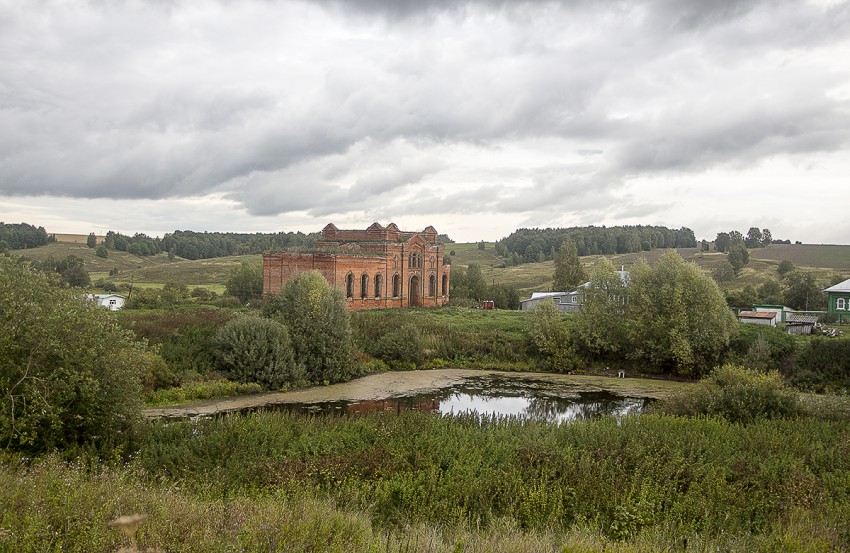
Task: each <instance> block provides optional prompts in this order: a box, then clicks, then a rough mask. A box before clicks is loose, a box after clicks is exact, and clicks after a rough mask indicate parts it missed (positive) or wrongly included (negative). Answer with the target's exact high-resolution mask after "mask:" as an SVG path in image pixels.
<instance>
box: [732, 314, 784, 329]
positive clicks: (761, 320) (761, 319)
mask: <svg viewBox="0 0 850 553" xmlns="http://www.w3.org/2000/svg"><path fill="white" fill-rule="evenodd" d="M779 316H780V314H779V312H777V311H767V312H763V313H760V312H758V311H741V312H740V313H738V320H739V321H741V322H742V323H744V324H752V325H770V326H776V323H777V319H779Z"/></svg>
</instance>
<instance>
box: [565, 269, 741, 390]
mask: <svg viewBox="0 0 850 553" xmlns="http://www.w3.org/2000/svg"><path fill="white" fill-rule="evenodd" d="M735 324H736V322H735V316H734V315H733V314H732V312H731V311H730V310H729V308H728V307H727V305H726V301H725V298H724V296H723V294H722V293H721V292H720V289H719V288H718V287H717V284H716V283H715V282H714V281H713V280H711V278H709V277H708V276H706V275H705V274H703V273H702V272H701V271H700V269H699V268H698V267H696V265H694V264H692V263H687V262H685V261H684V260H683V259H682V258H681V257H680V256H679V255H678V254H676V253H675V252H671V253H666V254H664V255H663V256H662V257H661V258H660V259H658V261H656V262H655V264H653V265H652V266H651V267H650V266H649V265H647V264H646V263H643V262H640V263H638V264H637V265H635V266H634V267H633V268H632V271H631V274H630V278H628V281H627V282H626V281H625V277H624V276H623V277H621V276H620V275H618V273H617V272H615V271H614V269H613V266H611V264H610V263H609V262H607V261H605V260H603V261H602V263H601V264H600V265H599V266H598V267H597V268H595V269H594V271H593V273H592V276H591V280H590V285H589V287H588V288H586V289H585V291H584V300H583V304H582V311H581V312H580V313H579V314H578V315H577V317H576V331H577V336H578V342H579V344H581V345H582V346H583V348H584V351H586V352H587V353H588V354H590V356H594V357H601V358H603V359H605V358H609V359H610V358H620V359H622V358H623V357H626V358H629V359H631V360H633V361H636V362H637V363H638V364H639V365H640V366H641V367H644V368H646V369H652V370H657V371H665V372H672V373H675V374H679V375H688V376H700V375H701V374H704V373H705V372H706V371H708V370H710V369H711V368H712V367H713V366H715V365H716V364H717V363H718V362H720V360H721V359H722V356H723V354H724V353H725V352H726V349H727V347H728V344H729V337H730V335H731V333H732V330H733V328H734V326H735Z"/></svg>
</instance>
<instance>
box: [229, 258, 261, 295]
mask: <svg viewBox="0 0 850 553" xmlns="http://www.w3.org/2000/svg"><path fill="white" fill-rule="evenodd" d="M224 287H225V290H226V293H227V295H229V296H235V297H237V298H239V301H241V302H242V303H248V302H249V301H251V300H253V299H256V298H259V297H260V296H262V295H263V271H262V270H261V269H260V268H259V267H257V266H256V265H252V264H251V263H248V262H247V261H243V262H242V265H240V266H239V267H237V268H236V269H233V270H232V271H231V272H230V278H228V279H227V282H226V283H225V284H224Z"/></svg>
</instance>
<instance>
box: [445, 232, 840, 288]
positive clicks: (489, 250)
mask: <svg viewBox="0 0 850 553" xmlns="http://www.w3.org/2000/svg"><path fill="white" fill-rule="evenodd" d="M446 250H447V251H448V250H454V251H455V255H454V256H452V263H453V264H457V265H458V266H467V265H469V264H470V263H478V264H479V265H480V266H481V272H482V274H483V275H484V278H485V280H486V281H487V282H488V283H490V282H494V281H495V282H497V283H501V284H507V285H509V286H514V287H516V288H517V289H518V290H519V292H520V296H521V297H528V296H529V295H530V294H531V292H534V291H541V290H549V289H550V287H551V285H552V274H553V273H554V271H555V266H554V262H553V261H544V262H542V263H523V264H521V265H516V266H513V267H504V266H503V263H504V262H503V260H502V259H501V258H500V257H498V256H497V255H496V252H495V247H494V244H493V243H488V244H486V245H485V249H484V250H480V249H478V244H477V243H472V244H448V245H447V246H446ZM665 251H667V250H653V251H648V252H640V253H627V254H619V255H609V256H606V257H607V258H608V259H609V260H610V261H611V262H612V263H613V264H614V265H615V266H620V265H624V266H625V267H626V268H627V269H628V267H629V266H630V265H633V264H634V263H636V262H637V261H638V260H639V259H644V260H646V261H648V262H650V263H651V262H652V261H653V260H655V259H657V258H658V257H660V256H661V255H662V254H663V253H664V252H665ZM676 251H677V252H678V253H679V255H681V256H682V257H683V258H684V259H686V260H687V261H691V262H693V263H695V264H696V265H697V266H699V267H700V268H701V269H702V270H704V271H705V272H707V273H710V272H711V271H712V270H713V269H714V268H715V267H716V266H717V265H718V264H719V263H720V262H721V261H722V260H723V259H724V258H725V254H722V253H714V252H712V253H704V252H700V251H699V250H698V249H697V248H678V249H677V250H676ZM601 257H602V256H599V255H590V256H584V257H582V258H580V259H581V262H582V265H584V267H585V269H586V270H590V268H592V267H593V265H594V264H595V263H596V262H597V261H598V260H599V259H600V258H601ZM784 259H787V260H789V261H791V262H792V263H794V265H795V266H796V267H798V268H800V269H803V270H806V271H810V272H813V273H814V274H815V275H816V277H817V278H818V280H819V281H821V282H823V283H824V284H825V283H827V282H829V280H830V279H831V278H832V277H833V276H834V275H836V274H840V275H844V276H845V277H850V245H848V246H839V245H820V244H797V245H793V244H772V245H770V246H768V247H767V248H760V249H753V250H750V262H749V264H748V265H747V266H745V267H744V268H743V269H742V270H741V274H740V275H739V276H738V277H737V278H736V279H735V280H734V281H733V282H730V283H727V284H725V285H724V286H723V288H725V289H728V290H739V289H742V288H744V287H745V286H747V285H752V286H759V285H760V284H762V283H763V282H766V281H768V280H769V279H772V278H773V279H775V278H777V277H778V273H777V268H778V267H779V262H780V261H782V260H784Z"/></svg>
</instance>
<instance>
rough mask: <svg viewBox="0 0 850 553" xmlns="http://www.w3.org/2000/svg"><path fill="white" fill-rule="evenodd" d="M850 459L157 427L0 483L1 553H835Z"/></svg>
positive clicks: (805, 452) (592, 436) (573, 435)
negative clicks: (124, 520) (115, 455)
mask: <svg viewBox="0 0 850 553" xmlns="http://www.w3.org/2000/svg"><path fill="white" fill-rule="evenodd" d="M847 444H848V441H847V426H846V422H830V421H820V420H816V419H813V418H802V419H790V420H787V419H777V420H760V421H758V422H753V423H750V424H740V423H731V422H728V421H725V420H723V419H719V418H680V417H671V416H656V415H647V416H641V417H640V418H630V417H627V418H626V419H624V420H623V421H622V422H621V423H618V422H617V421H615V420H613V419H607V420H598V421H589V422H577V423H574V424H569V425H561V426H554V425H546V424H542V423H533V422H520V421H516V420H506V419H495V420H494V419H486V418H485V419H481V418H479V417H473V416H467V417H460V418H440V417H433V416H427V415H422V414H419V413H407V414H403V415H400V416H389V415H387V416H382V417H379V416H374V417H362V418H345V417H314V416H301V415H293V414H282V413H266V414H256V415H248V416H227V417H221V418H217V419H211V420H202V421H197V422H179V423H174V422H171V423H168V424H162V423H154V424H151V426H150V427H149V429H148V432H147V434H146V437H145V439H144V441H143V443H142V447H141V450H140V453H139V455H138V456H137V457H136V459H135V460H134V461H131V462H130V463H129V464H127V465H124V466H122V465H115V466H113V467H103V468H95V469H87V468H86V465H85V463H84V462H83V463H77V464H70V465H68V464H65V463H62V462H60V461H58V460H57V459H56V458H54V457H49V456H48V457H44V458H42V459H40V460H37V461H35V462H32V463H30V464H22V463H20V461H19V460H17V459H14V458H12V459H7V460H6V461H5V462H4V463H2V464H0V520H2V521H3V529H4V531H5V532H4V533H3V534H2V535H0V540H3V541H2V542H0V544H2V546H3V547H4V548H6V549H8V550H86V551H114V550H115V549H116V548H117V547H120V546H121V545H125V544H126V543H127V542H126V538H124V537H123V536H121V535H120V533H119V532H118V531H117V530H110V529H108V528H106V522H108V521H110V520H113V519H114V518H115V517H117V516H118V515H121V514H127V513H135V512H142V513H146V514H147V515H148V517H149V518H148V520H147V521H146V522H145V523H144V524H143V526H142V529H141V530H140V531H139V535H138V539H139V545H140V546H141V547H145V548H157V549H161V550H168V551H174V550H179V551H209V550H233V549H238V550H243V551H268V550H269V548H270V547H271V548H272V549H273V550H314V551H342V550H344V551H387V550H389V551H419V550H432V551H445V552H451V551H458V550H463V551H482V552H483V551H503V550H512V551H527V552H536V551H540V550H553V551H572V550H578V551H602V550H606V551H670V550H682V549H685V548H686V546H685V544H686V543H687V544H688V545H687V548H688V549H689V550H690V549H691V548H696V550H699V551H714V550H724V551H788V550H792V551H793V550H796V551H841V550H845V549H847V548H848V547H850V496H848V493H847V487H846V485H845V483H846V482H847V479H848V478H850V450H848V449H847V447H848V445H847ZM428 529H430V530H428ZM122 540H123V541H122ZM543 547H545V549H541V548H543Z"/></svg>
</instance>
